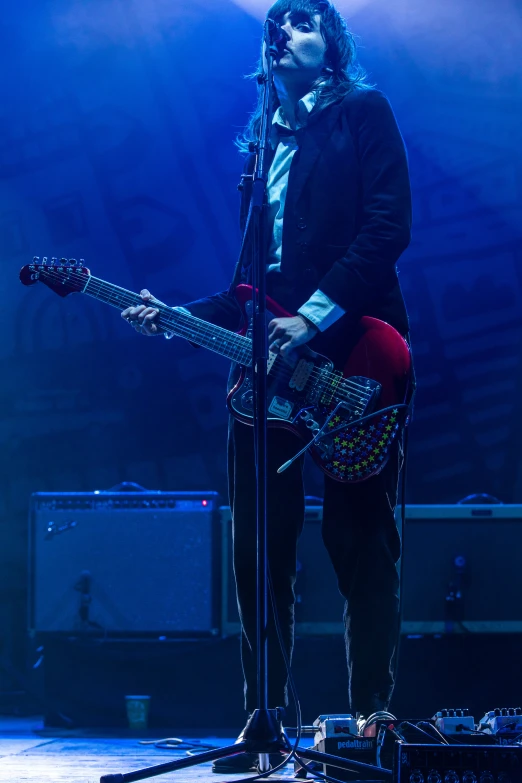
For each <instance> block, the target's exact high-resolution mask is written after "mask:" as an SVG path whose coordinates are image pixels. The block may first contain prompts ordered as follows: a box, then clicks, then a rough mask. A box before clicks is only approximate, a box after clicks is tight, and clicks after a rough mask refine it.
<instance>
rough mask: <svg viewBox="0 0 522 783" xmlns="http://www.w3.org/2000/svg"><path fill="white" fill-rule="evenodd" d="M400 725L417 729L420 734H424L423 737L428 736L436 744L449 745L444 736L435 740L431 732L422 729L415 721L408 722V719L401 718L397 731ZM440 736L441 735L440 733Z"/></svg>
mask: <svg viewBox="0 0 522 783" xmlns="http://www.w3.org/2000/svg"><path fill="white" fill-rule="evenodd" d="M401 726H409V727H410V729H414V731H418V732H419V733H420V734H424V736H425V737H428V738H429V739H430V740H432V741H435V742H436V743H437V745H449V742H448V741H447V740H446V739H445V738H444V739H442V740H437V739H436V738H435V737H434V736H433V734H428V732H427V731H424V729H421V728H420V727H419V726H417V724H416V723H410V721H409V720H403V721H401V722H400V723H399V726H398V728H399V731H400V730H401ZM441 736H442V735H441Z"/></svg>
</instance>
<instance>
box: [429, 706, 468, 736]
mask: <svg viewBox="0 0 522 783" xmlns="http://www.w3.org/2000/svg"><path fill="white" fill-rule="evenodd" d="M433 720H434V722H435V726H436V727H437V728H438V730H439V731H440V732H441V734H446V735H449V736H450V735H454V734H466V733H467V734H470V733H472V732H474V731H475V719H474V718H473V716H472V715H470V714H469V710H467V709H446V710H440V711H439V712H436V713H435V715H434V716H433Z"/></svg>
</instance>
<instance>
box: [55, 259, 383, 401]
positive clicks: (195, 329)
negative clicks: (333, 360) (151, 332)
mask: <svg viewBox="0 0 522 783" xmlns="http://www.w3.org/2000/svg"><path fill="white" fill-rule="evenodd" d="M42 271H43V272H44V274H45V275H46V276H47V277H50V278H51V280H54V281H56V282H63V280H62V277H61V276H60V274H59V272H58V270H53V268H52V267H47V268H45V269H44V270H42ZM80 282H82V283H83V280H82V281H80ZM89 286H90V287H92V288H93V289H97V292H98V294H100V295H103V296H104V298H105V301H108V303H109V304H111V305H113V306H118V307H121V306H122V305H123V306H125V305H127V306H139V305H140V304H141V303H142V301H143V300H141V299H140V297H139V296H138V295H137V294H135V293H134V292H132V291H128V290H126V289H124V288H121V287H120V286H116V285H114V284H112V283H106V282H105V281H103V280H101V279H100V278H96V277H94V276H92V275H91V276H90V277H89V278H88V279H87V281H86V282H85V284H84V285H83V287H82V292H83V293H86V294H90V295H91V296H95V294H94V293H91V292H90V291H89V290H88V288H89ZM113 292H114V293H113ZM113 300H115V301H113ZM153 306H154V309H157V310H158V311H159V312H160V313H161V314H163V315H164V316H165V317H166V320H167V325H168V326H174V327H175V328H176V329H177V330H179V331H181V332H184V333H185V334H181V335H180V336H182V337H185V339H190V338H192V339H196V338H198V337H199V338H200V339H203V340H206V341H207V345H206V347H208V348H209V349H212V348H214V350H215V349H216V348H219V347H220V346H219V342H220V341H221V342H223V343H224V345H223V346H221V350H223V349H224V348H229V347H232V352H231V351H230V350H229V351H228V352H227V354H226V355H227V357H228V358H230V359H232V360H233V361H238V363H240V364H243V365H247V366H251V363H252V362H251V355H250V354H251V340H250V338H247V337H244V336H243V335H238V334H235V333H234V332H230V331H229V330H227V329H223V328H222V327H219V326H216V325H214V324H208V322H205V321H201V320H200V319H197V318H196V317H195V316H193V315H191V314H190V315H188V314H186V313H183V312H181V311H178V312H175V311H174V310H173V308H171V307H169V306H168V305H162V304H159V303H156V302H155V303H154V304H153ZM183 317H185V318H190V319H191V322H192V325H191V326H190V325H188V324H187V325H184V324H182V323H180V321H182V320H183ZM161 320H162V319H161V318H160V324H161ZM169 322H171V323H169ZM207 324H208V325H207ZM216 331H218V332H221V333H222V335H223V336H219V337H218V338H217V339H216V337H215V336H212V337H210V335H211V334H212V332H216ZM209 339H210V344H209V343H208V341H209ZM241 355H243V361H239V360H240V359H241V358H242V356H241ZM247 359H248V360H250V361H248V363H247V361H246V360H247ZM275 363H277V360H276V362H275ZM275 363H274V364H275ZM274 369H275V372H273V371H272V372H271V373H270V374H271V375H272V377H274V376H276V377H278V378H285V377H286V378H287V379H289V378H290V377H291V376H292V375H293V370H292V369H291V368H287V367H286V366H284V365H283V366H279V367H276V368H273V370H274ZM321 374H322V371H320V370H316V369H314V370H312V372H311V373H310V376H309V379H308V380H311V379H312V378H314V376H315V378H316V379H317V378H319V377H320V376H321ZM328 376H329V377H327V378H325V379H324V382H323V384H322V385H323V386H324V387H326V388H325V389H324V391H323V394H327V393H328V392H329V391H330V389H329V388H328V387H329V386H331V385H333V381H334V380H335V378H336V377H338V376H336V375H335V373H332V372H329V373H328ZM332 376H333V377H332ZM360 389H361V390H364V392H365V394H364V395H361V394H360V392H359V390H360ZM352 390H357V393H356V392H355V391H352ZM339 392H345V394H340V395H339ZM336 393H337V395H338V396H337V395H336ZM357 395H358V396H359V399H358V404H361V403H363V404H367V403H368V401H369V400H370V398H371V396H372V395H371V393H370V394H368V393H367V389H366V387H364V386H362V385H361V384H358V383H357V382H355V381H351V380H350V379H346V378H345V379H343V380H342V381H340V382H339V383H338V384H337V388H336V389H335V391H334V392H333V396H332V400H333V399H334V396H335V398H339V397H340V399H343V400H345V401H346V402H351V403H353V402H356V403H357V401H356V400H354V399H353V398H354V396H357Z"/></svg>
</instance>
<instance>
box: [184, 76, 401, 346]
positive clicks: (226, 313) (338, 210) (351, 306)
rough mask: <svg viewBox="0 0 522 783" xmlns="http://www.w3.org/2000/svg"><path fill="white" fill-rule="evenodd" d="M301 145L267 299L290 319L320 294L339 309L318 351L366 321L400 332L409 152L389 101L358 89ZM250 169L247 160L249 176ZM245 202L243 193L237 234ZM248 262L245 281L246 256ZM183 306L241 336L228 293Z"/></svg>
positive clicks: (313, 118)
mask: <svg viewBox="0 0 522 783" xmlns="http://www.w3.org/2000/svg"><path fill="white" fill-rule="evenodd" d="M297 141H298V145H299V149H298V151H297V152H296V153H295V156H294V159H293V161H292V166H291V169H290V176H289V181H288V191H287V197H286V206H285V214H284V222H283V252H282V260H281V274H278V273H275V274H274V275H270V274H269V275H268V278H267V289H268V293H269V294H271V295H272V296H273V297H274V298H275V299H277V301H278V302H279V304H281V305H282V306H283V307H285V308H286V309H287V310H288V311H289V312H291V313H295V312H296V310H297V309H298V308H299V307H300V306H301V305H302V304H304V302H305V301H306V300H307V299H308V298H309V297H310V295H311V294H312V293H313V292H314V291H315V290H316V289H317V288H319V289H321V291H323V292H324V293H325V294H326V295H327V296H329V297H330V298H331V299H332V300H333V301H334V302H336V303H337V304H338V305H340V306H341V307H342V308H343V309H344V310H345V311H346V315H344V316H343V317H342V318H341V319H340V320H339V321H338V322H337V323H335V324H333V325H332V326H331V327H329V328H328V329H327V330H325V332H324V335H323V336H322V339H321V336H320V337H319V338H316V339H318V340H320V342H321V343H324V342H325V340H326V341H328V342H332V341H333V342H338V341H339V340H341V341H343V337H344V336H345V335H346V334H347V333H348V332H349V330H350V329H351V328H352V327H353V325H354V324H355V323H356V322H357V321H358V320H359V318H360V317H361V316H363V315H371V316H374V317H376V318H380V319H382V320H385V321H388V323H390V324H392V326H394V327H395V328H396V329H398V330H399V331H400V332H401V333H402V334H406V333H407V331H408V319H407V315H406V309H405V306H404V300H403V298H402V294H401V291H400V287H399V281H398V278H397V272H396V269H395V264H396V262H397V260H398V259H399V256H400V255H401V253H402V252H403V250H405V248H406V247H407V246H408V244H409V241H410V228H411V194H410V183H409V176H408V163H407V157H406V151H405V147H404V143H403V140H402V137H401V134H400V131H399V129H398V127H397V122H396V120H395V117H394V115H393V112H392V109H391V106H390V104H389V102H388V100H387V98H386V97H385V96H384V95H383V94H382V93H381V92H379V91H378V90H373V89H356V90H354V91H353V92H351V93H349V94H348V95H347V96H346V97H345V98H344V99H343V100H342V102H339V103H336V104H333V105H330V106H328V107H327V108H326V109H323V110H317V107H315V108H314V109H313V110H312V112H311V114H310V116H309V118H308V123H307V125H306V127H305V128H303V129H302V130H301V131H298V133H297ZM253 163H254V161H253V156H252V155H251V156H249V158H248V159H247V161H246V165H245V171H247V172H248V171H251V169H252V167H253ZM249 197H250V187H245V189H244V191H243V195H242V206H241V223H242V225H243V226H244V222H245V215H246V211H247V206H248V200H249ZM245 256H246V258H245V264H246V269H245V270H244V272H243V279H245V280H247V281H248V279H249V274H248V271H249V270H248V263H249V258H248V248H247V253H246V254H245ZM186 307H188V308H189V309H190V311H191V312H192V313H193V314H194V315H196V316H197V317H199V318H202V319H204V320H208V321H211V322H213V323H216V324H218V325H220V326H223V327H225V328H227V329H234V330H235V329H237V328H238V325H239V315H240V314H239V309H238V307H237V305H236V304H235V300H234V299H233V297H231V296H229V294H228V293H227V292H222V293H219V294H215V295H213V296H210V297H206V298H205V299H200V300H198V301H196V302H191V303H189V304H188V305H186ZM312 345H313V343H312ZM314 347H316V348H317V350H319V349H320V346H319V345H317V346H315V345H314Z"/></svg>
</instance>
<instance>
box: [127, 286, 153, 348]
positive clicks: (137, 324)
mask: <svg viewBox="0 0 522 783" xmlns="http://www.w3.org/2000/svg"><path fill="white" fill-rule="evenodd" d="M140 296H141V298H142V299H143V301H144V302H145V304H143V305H140V306H139V307H127V309H126V310H124V311H123V312H122V314H121V317H122V318H123V319H124V321H127V323H129V324H130V325H131V326H133V327H134V329H136V331H137V332H139V333H140V334H144V335H146V336H147V337H156V336H157V335H158V334H162V333H163V329H161V328H160V327H159V326H158V325H157V324H156V323H155V319H156V317H157V315H158V312H159V311H158V310H156V309H155V308H154V307H153V306H152V307H151V305H155V304H160V305H162V304H164V302H160V300H159V299H156V298H155V297H154V296H152V294H151V292H150V291H147V289H146V288H145V289H144V290H143V291H140Z"/></svg>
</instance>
